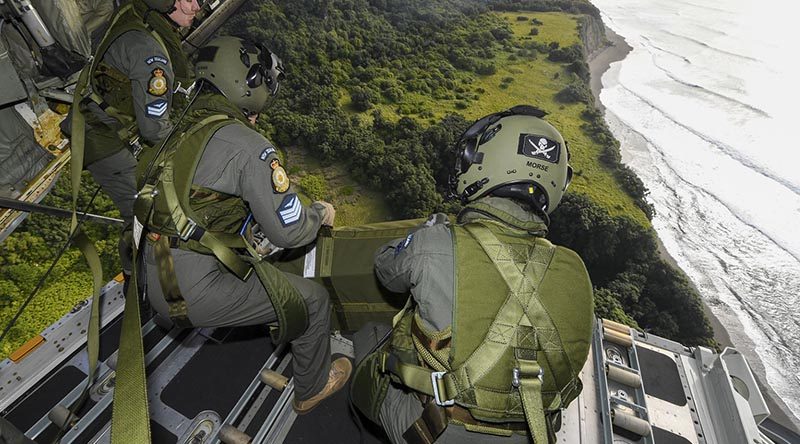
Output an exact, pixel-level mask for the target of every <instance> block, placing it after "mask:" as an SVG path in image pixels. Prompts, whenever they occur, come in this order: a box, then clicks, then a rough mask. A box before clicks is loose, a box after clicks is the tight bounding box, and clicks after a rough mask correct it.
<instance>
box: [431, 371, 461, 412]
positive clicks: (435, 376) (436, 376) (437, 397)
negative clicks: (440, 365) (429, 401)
mask: <svg viewBox="0 0 800 444" xmlns="http://www.w3.org/2000/svg"><path fill="white" fill-rule="evenodd" d="M445 373H447V372H432V373H431V385H433V400H434V402H436V405H439V406H442V407H447V406H451V405H453V404H455V403H456V401H455V400H454V399H447V400H442V396H441V393H440V392H439V381H441V380H443V379H444V375H445Z"/></svg>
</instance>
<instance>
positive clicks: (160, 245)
mask: <svg viewBox="0 0 800 444" xmlns="http://www.w3.org/2000/svg"><path fill="white" fill-rule="evenodd" d="M153 253H154V256H155V259H156V263H157V265H158V266H157V268H158V282H159V284H160V285H161V292H162V293H163V294H164V299H166V301H167V305H168V306H169V317H170V319H172V321H173V322H175V325H177V326H178V327H180V328H189V327H191V326H192V322H191V321H190V320H189V317H188V310H187V306H186V300H185V299H183V295H182V294H181V289H180V288H179V287H178V279H177V277H176V276H175V261H174V260H173V259H172V253H171V252H170V248H169V240H168V238H167V237H166V236H160V237H159V238H158V240H157V241H155V244H154V245H153Z"/></svg>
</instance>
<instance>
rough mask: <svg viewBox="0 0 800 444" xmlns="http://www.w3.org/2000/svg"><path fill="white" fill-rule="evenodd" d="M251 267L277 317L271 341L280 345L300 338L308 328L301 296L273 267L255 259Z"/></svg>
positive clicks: (306, 312)
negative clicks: (276, 325)
mask: <svg viewBox="0 0 800 444" xmlns="http://www.w3.org/2000/svg"><path fill="white" fill-rule="evenodd" d="M252 265H253V269H254V270H255V272H256V276H258V279H259V280H260V281H261V284H262V285H263V286H264V288H265V289H266V290H267V294H268V295H269V300H270V301H271V302H272V307H273V308H274V309H275V315H276V316H277V317H278V329H277V330H272V331H271V333H272V340H273V341H275V342H276V343H278V344H282V343H285V342H288V341H291V340H293V339H295V338H298V337H300V335H302V334H303V332H304V331H306V328H308V308H307V307H306V303H305V300H304V299H303V297H302V295H300V292H299V291H297V289H296V288H295V287H294V285H292V283H291V282H289V280H288V279H286V276H284V275H283V273H281V272H280V270H278V269H277V268H275V266H274V265H272V264H270V263H269V262H267V261H259V260H257V259H252Z"/></svg>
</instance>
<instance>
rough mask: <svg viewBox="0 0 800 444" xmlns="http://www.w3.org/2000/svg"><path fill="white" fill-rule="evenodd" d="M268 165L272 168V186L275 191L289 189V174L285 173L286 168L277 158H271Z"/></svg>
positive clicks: (283, 191) (279, 191)
mask: <svg viewBox="0 0 800 444" xmlns="http://www.w3.org/2000/svg"><path fill="white" fill-rule="evenodd" d="M269 167H270V168H272V188H273V189H274V190H275V192H276V193H279V194H280V193H285V192H286V190H288V189H289V176H287V175H286V170H284V169H283V167H282V166H281V162H280V161H279V160H278V159H272V161H271V162H270V163H269Z"/></svg>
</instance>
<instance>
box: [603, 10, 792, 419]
mask: <svg viewBox="0 0 800 444" xmlns="http://www.w3.org/2000/svg"><path fill="white" fill-rule="evenodd" d="M592 2H593V3H594V5H595V6H597V7H598V8H599V9H600V11H601V12H602V16H603V21H604V22H605V24H606V26H607V27H609V28H611V29H612V30H613V31H615V32H616V33H617V34H619V35H621V36H622V37H624V38H625V40H626V42H627V43H628V44H629V45H630V46H632V47H633V50H632V51H631V53H630V54H628V56H627V57H626V58H625V59H624V60H623V61H621V62H618V63H615V64H613V65H612V66H611V68H610V69H609V70H608V71H607V72H606V74H605V75H604V76H603V79H602V80H603V90H602V92H601V94H600V99H601V101H602V103H603V104H604V105H605V107H606V119H607V121H608V123H609V126H610V128H611V130H612V132H613V133H614V135H615V136H616V137H617V138H618V139H619V140H620V142H621V143H622V154H623V161H624V162H625V163H627V164H628V165H629V166H631V168H633V169H634V170H635V171H636V172H637V173H638V174H639V176H640V177H641V178H642V180H643V181H644V182H645V184H646V185H647V187H648V188H649V189H650V196H649V198H650V200H651V201H652V202H653V204H654V205H655V207H656V211H657V216H656V217H655V219H654V220H653V224H654V226H655V228H656V231H657V232H658V234H659V237H660V238H661V239H662V241H663V243H664V246H665V247H666V249H667V250H668V251H669V253H670V254H671V255H672V256H673V257H674V258H675V259H676V261H677V262H678V264H679V265H680V267H681V268H683V270H685V271H686V273H687V274H688V275H689V277H690V279H691V280H692V281H693V282H694V283H695V284H696V285H697V287H698V288H699V290H700V293H701V295H702V297H703V298H704V299H705V301H706V302H707V303H708V304H709V306H710V307H711V310H712V311H713V313H714V314H715V315H716V316H717V317H718V318H719V319H720V321H721V322H722V324H723V325H724V326H725V327H726V329H727V330H728V332H729V333H730V335H731V340H732V341H733V343H734V344H735V345H736V347H737V348H738V349H739V350H740V351H742V352H743V353H744V354H745V356H746V357H747V359H748V362H749V363H750V365H751V367H752V368H753V370H754V373H757V374H759V375H762V376H764V377H765V378H762V379H764V380H765V381H766V383H767V384H768V385H769V386H770V387H771V388H772V389H773V390H774V391H775V392H776V393H777V394H778V395H779V396H780V398H781V399H782V400H783V401H784V402H785V403H786V405H787V406H788V407H789V409H790V410H791V411H792V413H794V415H795V416H796V417H800V86H799V85H798V82H797V79H798V74H797V71H795V70H793V69H794V68H795V67H797V66H798V62H797V47H796V44H797V42H798V39H797V36H796V27H797V24H796V22H797V17H798V16H800V14H798V13H800V6H799V5H798V4H797V3H796V2H788V1H785V2H783V1H781V2H779V1H773V0H765V1H761V2H753V1H752V0H702V1H701V0H689V1H684V0H677V1H676V0H669V1H667V0H592Z"/></svg>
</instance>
